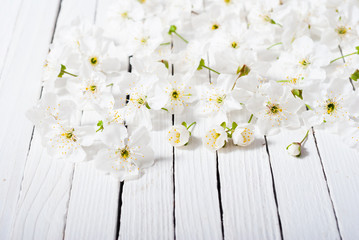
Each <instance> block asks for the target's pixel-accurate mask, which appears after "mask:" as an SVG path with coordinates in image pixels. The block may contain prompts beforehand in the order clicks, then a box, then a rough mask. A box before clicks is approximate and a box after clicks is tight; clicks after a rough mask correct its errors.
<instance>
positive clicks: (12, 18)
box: [0, 0, 22, 76]
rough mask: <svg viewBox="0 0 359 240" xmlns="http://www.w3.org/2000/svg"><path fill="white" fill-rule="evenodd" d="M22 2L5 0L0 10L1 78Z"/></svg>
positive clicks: (19, 0) (20, 0)
mask: <svg viewBox="0 0 359 240" xmlns="http://www.w3.org/2000/svg"><path fill="white" fill-rule="evenodd" d="M21 3H22V0H3V1H1V8H0V36H1V44H0V76H1V72H2V70H3V64H4V62H5V61H6V60H7V57H6V55H7V53H8V50H9V47H10V43H11V39H12V38H13V34H14V29H15V24H16V22H17V19H18V16H19V12H20V9H21Z"/></svg>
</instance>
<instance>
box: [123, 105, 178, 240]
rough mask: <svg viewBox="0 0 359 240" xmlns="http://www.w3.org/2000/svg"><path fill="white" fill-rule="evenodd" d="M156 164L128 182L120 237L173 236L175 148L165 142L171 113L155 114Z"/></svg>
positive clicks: (151, 237) (154, 143) (124, 195)
mask: <svg viewBox="0 0 359 240" xmlns="http://www.w3.org/2000/svg"><path fill="white" fill-rule="evenodd" d="M152 121H153V130H152V133H151V137H152V140H151V141H152V142H151V145H152V148H153V149H154V151H155V164H154V165H153V166H152V167H151V168H148V169H146V171H145V174H144V175H143V176H142V177H141V178H140V179H138V180H134V181H133V180H131V181H125V183H124V186H123V194H122V209H121V222H120V233H119V239H121V240H123V239H131V240H132V239H153V240H157V239H173V236H174V226H173V204H174V199H173V182H172V159H173V154H172V147H171V146H170V145H169V144H168V143H167V142H166V134H167V131H168V129H169V127H170V126H171V123H172V121H171V115H170V114H168V113H166V112H165V111H161V112H155V113H154V114H153V118H152Z"/></svg>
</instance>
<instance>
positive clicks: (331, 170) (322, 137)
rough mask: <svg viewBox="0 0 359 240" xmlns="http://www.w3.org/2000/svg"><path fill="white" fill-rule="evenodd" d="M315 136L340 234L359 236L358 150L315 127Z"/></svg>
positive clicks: (351, 236)
mask: <svg viewBox="0 0 359 240" xmlns="http://www.w3.org/2000/svg"><path fill="white" fill-rule="evenodd" d="M315 136H316V139H317V145H318V149H319V153H320V156H321V158H322V162H323V166H324V170H325V173H326V176H327V182H328V186H329V189H330V193H331V197H332V199H333V204H334V208H335V210H336V214H337V218H338V223H339V229H340V232H341V235H342V237H343V239H348V240H351V239H353V240H354V239H359V228H358V224H359V205H358V202H359V174H358V173H359V152H358V151H356V150H355V149H351V148H349V147H348V146H346V145H345V144H344V143H343V141H341V139H340V137H339V136H335V135H331V134H329V133H326V132H325V131H323V130H316V131H315Z"/></svg>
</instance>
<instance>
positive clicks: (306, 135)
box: [300, 130, 309, 144]
mask: <svg viewBox="0 0 359 240" xmlns="http://www.w3.org/2000/svg"><path fill="white" fill-rule="evenodd" d="M308 133H309V130H308V131H307V134H305V136H304V138H303V139H302V141H300V144H302V143H303V142H304V140H305V139H306V138H307V137H308Z"/></svg>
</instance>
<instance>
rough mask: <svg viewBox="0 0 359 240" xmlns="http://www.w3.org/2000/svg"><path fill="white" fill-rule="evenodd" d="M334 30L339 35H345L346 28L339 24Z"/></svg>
mask: <svg viewBox="0 0 359 240" xmlns="http://www.w3.org/2000/svg"><path fill="white" fill-rule="evenodd" d="M335 31H336V32H337V33H338V34H339V35H345V34H346V33H347V31H348V30H347V28H346V27H344V26H340V27H337V28H336V29H335Z"/></svg>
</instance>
